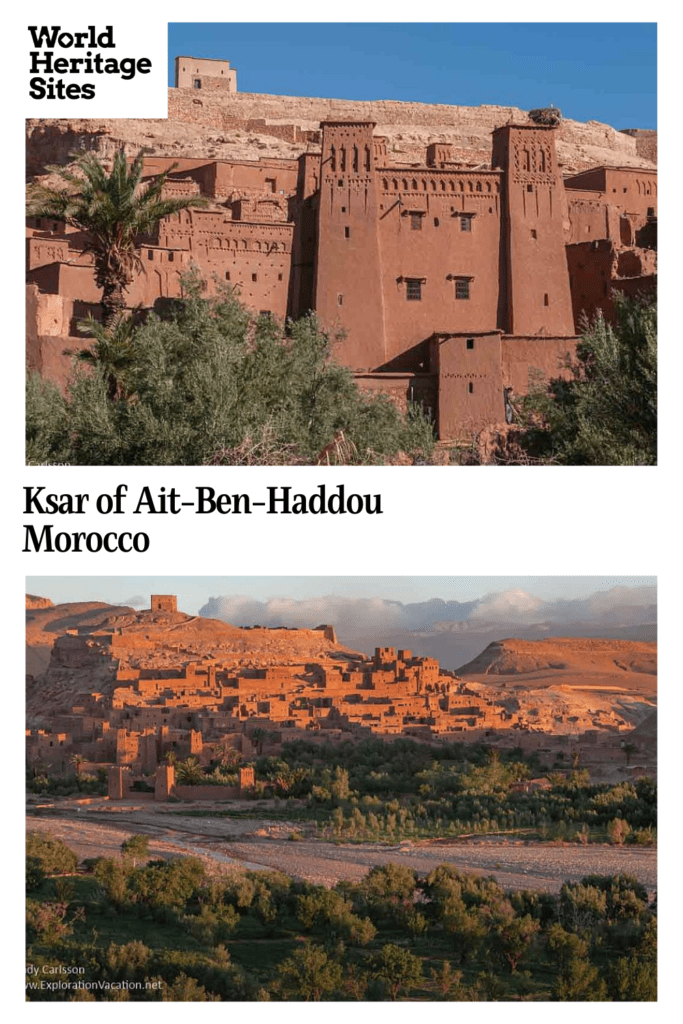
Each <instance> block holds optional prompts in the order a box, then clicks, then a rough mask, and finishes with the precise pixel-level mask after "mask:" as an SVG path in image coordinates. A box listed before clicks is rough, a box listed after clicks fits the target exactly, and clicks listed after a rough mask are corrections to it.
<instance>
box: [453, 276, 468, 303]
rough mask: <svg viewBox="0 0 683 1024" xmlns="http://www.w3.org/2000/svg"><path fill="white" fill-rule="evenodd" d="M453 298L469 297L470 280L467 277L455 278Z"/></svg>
mask: <svg viewBox="0 0 683 1024" xmlns="http://www.w3.org/2000/svg"><path fill="white" fill-rule="evenodd" d="M455 297H456V299H469V297H470V279H469V278H468V277H456V279H455Z"/></svg>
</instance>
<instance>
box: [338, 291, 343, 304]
mask: <svg viewBox="0 0 683 1024" xmlns="http://www.w3.org/2000/svg"><path fill="white" fill-rule="evenodd" d="M337 305H338V306H343V305H344V296H343V295H342V294H341V293H340V294H339V295H337Z"/></svg>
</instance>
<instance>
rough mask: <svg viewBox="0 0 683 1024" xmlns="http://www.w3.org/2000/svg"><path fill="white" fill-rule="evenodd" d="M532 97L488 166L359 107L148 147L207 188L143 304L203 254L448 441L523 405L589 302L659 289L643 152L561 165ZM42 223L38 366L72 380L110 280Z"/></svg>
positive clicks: (497, 142)
mask: <svg viewBox="0 0 683 1024" xmlns="http://www.w3.org/2000/svg"><path fill="white" fill-rule="evenodd" d="M176 74H177V86H178V87H177V88H176V89H175V90H171V91H172V92H173V93H175V94H177V100H176V102H177V103H178V104H180V105H181V107H182V105H183V104H185V105H186V106H187V105H188V104H197V103H198V104H200V107H199V108H195V110H196V111H197V110H198V111H201V113H196V116H198V117H203V116H204V113H203V112H204V106H203V104H204V103H205V100H206V99H209V98H210V99H211V104H208V105H207V108H206V110H207V114H206V116H208V111H214V112H215V111H216V110H220V109H221V107H220V104H221V102H222V103H224V104H228V103H234V102H235V98H236V97H238V96H239V94H237V93H236V78H235V72H234V69H231V68H230V66H229V64H228V63H227V62H223V61H203V62H201V61H200V62H197V61H195V60H194V59H193V58H178V61H177V67H176ZM198 97H201V98H198ZM265 99H268V97H265ZM271 99H275V98H271ZM311 102H312V103H314V102H315V101H311ZM320 102H322V101H320ZM329 102H331V103H333V102H335V101H329ZM217 104H218V106H217ZM359 106H363V105H359ZM394 106H400V105H398V104H394ZM405 106H406V107H408V106H411V105H410V104H405ZM226 109H227V108H226ZM453 109H455V108H453ZM517 114H518V116H516V118H515V119H514V120H513V121H510V123H500V124H497V125H496V126H495V127H494V128H493V131H492V133H491V136H492V144H491V150H490V158H489V159H488V160H485V161H479V162H474V163H473V162H472V161H467V160H463V158H462V154H461V153H460V152H459V151H458V149H457V147H455V146H454V145H453V144H450V143H447V142H442V141H441V142H439V141H434V142H430V143H428V144H427V145H426V148H424V149H423V150H422V153H421V155H419V156H418V159H417V160H411V161H406V160H405V159H404V160H401V159H400V158H399V159H397V158H396V157H395V155H394V152H393V148H392V147H390V146H388V144H387V139H386V138H385V137H383V136H380V135H378V134H376V133H375V127H376V124H375V122H374V121H372V120H369V119H367V118H363V117H359V118H357V119H354V118H350V117H349V116H348V115H347V116H345V117H344V118H343V119H332V118H328V119H325V118H323V119H321V120H320V121H319V122H318V124H317V129H313V130H311V129H309V128H306V129H301V128H297V126H296V125H290V126H284V125H282V124H275V123H271V124H270V125H269V124H267V120H266V119H262V120H263V130H267V131H271V132H272V131H278V130H279V131H281V132H283V131H284V132H285V134H286V131H288V130H289V129H290V128H291V129H292V131H293V132H294V134H293V135H292V140H293V142H296V143H298V145H299V148H300V149H301V150H302V151H301V153H300V155H299V156H298V157H297V158H296V159H287V158H266V159H240V160H218V159H206V158H194V157H190V156H189V155H188V156H182V157H180V158H171V157H169V156H158V155H157V156H150V157H149V158H148V159H147V161H146V165H145V168H146V174H147V175H148V176H150V177H151V176H153V175H155V174H158V173H159V172H161V171H168V170H169V168H172V167H174V165H175V169H173V170H171V171H170V173H169V177H168V191H169V192H170V193H172V194H175V195H201V196H204V197H205V198H207V199H208V200H209V203H210V205H209V207H208V208H206V209H190V210H186V211H183V212H181V213H179V214H177V215H175V216H173V217H170V218H167V219H166V220H164V221H163V222H162V223H161V224H160V225H159V227H158V231H157V233H156V234H155V235H154V236H150V237H148V238H147V239H145V240H143V241H142V242H141V245H140V249H139V255H140V258H141V261H142V266H143V268H144V269H143V272H142V273H139V274H138V275H137V277H136V280H135V282H134V284H133V286H132V288H131V289H130V292H129V302H130V305H131V306H133V305H138V304H139V305H142V306H144V307H146V308H150V307H154V306H155V305H156V304H157V303H159V302H160V301H162V300H164V299H165V298H168V297H171V296H177V295H178V294H179V292H180V277H181V275H182V273H183V272H184V271H186V270H187V269H188V268H189V267H190V265H191V264H196V265H197V266H198V267H199V268H200V270H201V272H202V274H203V275H204V276H205V277H206V278H207V279H208V280H209V281H210V282H213V283H212V285H211V287H215V283H216V282H222V283H223V284H228V285H230V286H234V287H235V288H236V289H237V290H238V291H239V294H240V296H241V299H242V301H243V302H245V303H246V304H247V305H248V306H249V307H250V308H251V309H253V310H254V311H256V312H259V313H268V314H271V315H273V316H275V317H277V318H278V319H280V320H284V319H285V317H292V318H297V317H300V316H302V315H304V314H306V313H307V312H308V311H310V310H315V311H316V313H317V315H318V317H319V318H320V320H321V322H322V324H323V326H324V327H325V328H326V329H327V330H329V331H330V332H332V333H333V334H334V335H336V336H337V341H336V342H335V346H334V352H335V356H336V358H337V359H338V360H339V361H341V362H342V363H343V364H345V365H347V366H349V367H351V368H352V369H353V370H354V372H355V374H356V377H357V379H358V381H359V382H360V384H361V386H362V387H363V388H365V389H368V390H381V391H384V392H387V393H388V394H390V395H391V396H392V397H393V398H394V399H395V400H396V401H397V402H399V403H401V404H402V403H405V402H406V401H408V400H413V401H417V402H420V403H421V404H422V405H423V407H425V408H426V409H428V410H429V411H430V412H431V414H432V415H433V417H434V419H435V420H436V423H437V426H438V432H439V435H440V437H441V438H455V437H461V436H463V435H464V434H467V433H468V432H472V431H475V430H479V429H481V428H482V427H485V426H487V425H490V424H496V423H502V422H505V420H506V418H507V419H508V421H509V420H510V418H511V416H512V415H513V414H514V398H515V395H517V394H521V393H524V392H526V390H527V388H528V384H529V379H530V375H531V374H534V373H535V372H536V371H539V372H541V373H542V374H544V375H546V376H549V375H557V374H558V372H559V370H560V368H561V366H562V365H563V362H564V360H565V356H566V355H567V353H571V352H572V351H573V349H574V346H575V342H576V333H577V330H578V326H579V322H580V320H581V317H582V316H583V315H584V314H587V315H589V316H590V315H593V314H594V313H595V312H596V311H597V310H599V309H601V310H603V311H604V312H605V313H606V315H608V316H609V315H610V314H611V312H612V310H613V298H612V292H613V290H614V289H619V290H620V291H623V292H626V293H628V294H631V295H633V294H638V293H639V292H642V291H643V290H652V289H653V287H654V281H655V276H654V275H655V250H656V215H657V214H656V211H657V184H656V170H655V168H654V166H653V165H652V164H650V163H649V162H648V161H647V160H642V161H641V164H644V165H645V166H635V167H634V166H609V167H608V166H602V167H593V168H590V169H584V170H581V171H579V172H578V173H572V174H568V175H565V174H563V169H562V167H561V166H560V163H559V161H558V156H557V147H556V136H557V134H558V129H557V128H556V127H552V126H550V125H546V124H538V123H535V122H534V121H533V120H531V119H529V118H526V120H525V115H523V113H522V112H517ZM251 120H254V119H251ZM257 120H258V119H257ZM249 123H250V124H251V121H250V122H249ZM435 134H436V133H435ZM414 155H415V154H413V156H414ZM28 235H29V237H28V271H27V273H28V281H29V318H28V323H29V364H30V365H32V366H34V367H36V368H39V369H41V370H42V372H43V373H44V374H45V375H47V376H53V377H57V378H58V377H59V376H60V375H62V376H63V374H64V368H65V362H64V358H63V356H62V355H61V352H62V350H63V348H64V341H65V339H66V338H68V337H70V336H72V335H74V334H75V333H76V328H75V321H76V320H77V319H79V318H80V317H82V316H83V314H84V313H85V312H86V310H88V309H91V308H94V307H96V306H97V303H98V301H99V297H100V295H99V290H98V289H97V287H96V284H95V280H94V276H93V272H92V266H91V262H90V257H89V256H88V254H87V253H86V252H85V251H84V244H85V238H84V237H82V236H81V235H80V234H79V233H78V232H75V231H70V230H68V229H65V227H64V226H63V225H61V224H58V223H53V222H45V221H44V219H38V220H35V219H34V220H32V221H31V222H30V224H29V230H28Z"/></svg>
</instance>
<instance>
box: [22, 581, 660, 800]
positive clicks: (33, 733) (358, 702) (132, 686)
mask: <svg viewBox="0 0 683 1024" xmlns="http://www.w3.org/2000/svg"><path fill="white" fill-rule="evenodd" d="M33 601H35V599H33ZM30 607H31V608H34V609H36V608H41V605H40V604H36V603H33V604H31V606H30ZM64 607H65V608H66V607H68V606H64ZM597 643H598V644H599V643H601V642H600V641H598V642H597ZM525 698H526V699H525ZM50 701H51V702H52V703H51V705H50ZM575 704H576V706H572V703H571V700H570V698H568V697H566V698H565V701H564V704H563V700H562V697H561V695H560V694H553V695H552V699H548V700H546V701H543V700H542V699H541V700H539V699H537V697H535V696H534V697H533V699H531V698H530V694H529V691H528V689H525V687H524V686H518V687H515V688H512V687H511V688H510V689H509V690H508V689H506V688H505V687H503V688H501V690H500V692H499V693H498V694H497V695H493V694H492V692H491V690H490V689H488V688H486V687H484V686H481V685H479V684H478V683H476V682H473V681H468V680H464V679H462V678H459V677H458V676H457V675H456V674H455V673H454V672H450V671H446V670H443V669H442V668H441V667H440V666H439V663H438V662H437V661H436V660H435V659H433V658H423V657H415V656H413V654H412V653H411V652H410V651H409V650H396V649H395V648H393V647H378V648H376V650H375V653H374V656H372V657H369V658H368V657H366V656H364V655H362V654H358V653H355V652H352V651H348V650H346V649H345V648H343V647H342V646H341V645H340V644H339V643H337V640H336V637H335V632H334V629H333V627H331V626H329V625H321V626H319V627H318V628H317V629H315V630H299V629H285V628H279V629H265V628H263V627H260V626H254V627H253V628H251V629H249V628H237V627H233V626H228V625H226V624H224V623H219V622H216V621H214V620H210V619H203V618H201V617H199V616H188V615H184V614H183V613H180V612H178V611H177V600H176V598H175V597H174V596H173V595H153V596H152V599H151V607H150V610H149V611H146V612H137V613H134V612H132V611H131V609H122V610H116V609H112V610H111V614H110V615H109V616H105V617H104V618H103V619H102V621H101V622H100V623H99V625H97V626H96V627H95V628H93V627H92V626H83V627H80V628H79V627H76V628H73V629H67V630H66V631H65V632H64V633H63V635H61V636H58V637H57V639H56V640H55V643H54V646H53V648H52V651H51V656H50V662H49V666H48V669H47V672H46V673H45V679H44V682H43V684H41V686H40V687H39V688H38V695H37V699H34V700H33V701H32V702H31V701H30V702H29V705H30V707H29V713H30V714H31V717H32V719H33V721H32V722H31V727H30V728H29V729H28V730H27V756H28V761H29V764H34V765H35V764H41V765H44V766H46V767H49V768H51V769H54V770H66V769H67V768H68V766H69V764H70V763H73V759H74V757H77V758H79V761H80V762H82V763H83V764H85V765H86V766H87V767H88V768H89V769H93V768H98V767H105V768H107V769H108V771H109V780H110V796H111V797H112V798H115V799H116V798H122V797H123V796H124V795H125V793H126V792H127V791H128V789H129V788H130V786H132V785H133V784H134V783H135V781H136V780H138V781H140V780H143V779H147V780H148V782H149V779H150V778H152V777H153V778H154V786H155V792H156V794H157V797H158V799H166V798H167V797H168V796H169V795H170V794H174V795H177V796H180V797H183V796H186V797H189V798H193V799H198V798H200V797H202V798H204V797H206V798H210V799H219V798H221V796H223V797H228V796H230V795H231V794H232V795H233V796H234V795H237V794H239V793H241V792H242V791H243V790H244V789H245V788H247V789H248V788H249V787H250V786H252V785H253V768H251V767H250V766H248V765H246V764H245V766H244V767H243V768H242V769H241V775H240V789H239V790H235V792H232V790H231V794H228V793H227V790H226V792H225V793H224V794H222V793H221V792H220V791H219V790H220V787H216V786H207V787H201V786H200V787H197V786H196V785H194V786H192V787H191V791H190V793H187V792H186V791H185V790H184V789H183V787H178V786H176V784H175V781H174V768H173V764H172V763H170V762H173V761H174V760H178V759H183V758H188V757H193V758H196V759H197V761H198V762H199V763H200V764H201V765H205V766H206V765H209V764H210V763H212V762H215V761H216V759H219V758H220V757H221V756H223V755H224V754H225V752H226V751H228V750H231V751H235V752H237V753H238V754H240V755H241V756H242V757H243V758H244V759H245V761H246V760H247V759H249V758H253V757H254V756H255V754H256V753H258V754H261V753H263V752H264V751H265V752H266V753H275V752H277V751H279V750H281V748H282V744H283V743H284V742H286V741H287V740H288V739H295V738H303V737H305V738H306V739H307V740H311V741H313V742H316V741H318V742H321V743H322V742H325V741H329V740H344V739H351V740H357V739H362V738H363V737H367V736H371V735H376V736H378V737H382V738H386V739H391V738H392V737H397V736H403V737H412V738H414V739H418V740H423V741H425V742H435V741H438V739H439V738H444V739H448V740H451V741H452V740H459V741H466V742H477V741H482V740H485V741H486V743H487V744H491V745H494V746H495V745H497V746H500V747H520V748H522V749H523V750H525V751H528V752H531V751H534V750H541V749H544V748H548V746H549V744H551V745H552V737H553V736H554V737H555V738H556V745H557V746H558V749H559V747H561V746H562V745H563V744H565V745H566V743H567V739H568V737H571V742H572V744H573V745H576V744H577V743H579V742H580V744H581V745H582V746H583V747H584V748H586V749H590V748H591V747H593V748H594V747H595V746H596V745H597V744H598V743H599V744H600V746H601V749H602V750H603V753H604V751H605V750H606V749H607V748H609V749H610V750H611V751H612V753H613V754H614V752H617V753H618V752H619V748H620V742H621V740H622V739H623V736H624V735H626V734H627V733H630V732H632V730H633V725H634V722H633V721H632V720H629V717H628V715H627V714H618V713H614V711H609V710H606V709H605V708H604V707H601V706H600V701H599V699H598V698H597V697H596V698H595V699H594V700H593V701H592V706H591V705H590V704H589V705H587V706H585V707H581V705H580V702H578V703H576V702H575ZM39 707H42V708H43V714H42V715H41V714H40V712H39V711H37V708H39ZM48 707H50V708H51V710H50V713H49V715H47V716H46V714H45V709H46V708H48ZM31 709H32V710H31ZM647 710H651V709H650V708H648V709H647ZM46 717H47V720H46ZM169 755H172V756H171V757H169ZM200 789H201V790H202V793H200ZM204 789H206V794H204V793H203V791H204Z"/></svg>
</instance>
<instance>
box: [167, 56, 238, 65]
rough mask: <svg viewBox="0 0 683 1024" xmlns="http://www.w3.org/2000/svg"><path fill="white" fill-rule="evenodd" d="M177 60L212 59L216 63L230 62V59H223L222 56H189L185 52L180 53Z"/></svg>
mask: <svg viewBox="0 0 683 1024" xmlns="http://www.w3.org/2000/svg"><path fill="white" fill-rule="evenodd" d="M176 60H212V61H213V62H214V63H215V64H228V65H229V64H230V61H229V60H223V59H222V57H189V56H187V55H185V54H179V55H178V56H177V57H176Z"/></svg>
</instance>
